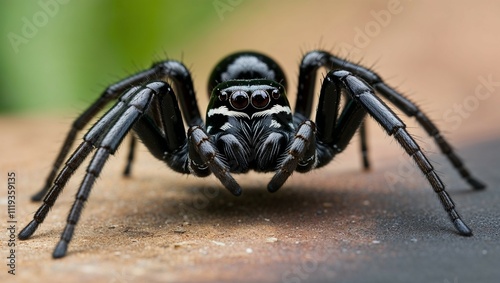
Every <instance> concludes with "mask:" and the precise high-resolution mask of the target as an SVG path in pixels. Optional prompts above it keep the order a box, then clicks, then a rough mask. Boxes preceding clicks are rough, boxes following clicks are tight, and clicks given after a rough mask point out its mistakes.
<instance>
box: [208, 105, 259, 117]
mask: <svg viewBox="0 0 500 283" xmlns="http://www.w3.org/2000/svg"><path fill="white" fill-rule="evenodd" d="M217 114H219V115H224V116H230V117H241V118H247V119H250V116H248V114H247V113H245V112H240V111H232V110H229V109H228V108H227V106H221V107H219V108H213V109H210V110H208V113H207V116H208V117H212V116H213V115H217Z"/></svg>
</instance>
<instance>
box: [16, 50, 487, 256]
mask: <svg viewBox="0 0 500 283" xmlns="http://www.w3.org/2000/svg"><path fill="white" fill-rule="evenodd" d="M321 67H324V68H326V69H327V70H328V73H327V74H326V76H325V77H324V80H323V82H322V84H321V90H320V96H319V102H318V107H317V111H316V118H315V120H314V121H312V120H310V119H309V117H310V116H311V114H312V109H313V98H314V95H315V84H316V76H317V73H318V69H319V68H321ZM168 82H171V83H172V85H173V87H174V88H172V87H171V85H170V84H169V83H168ZM286 87H287V83H286V79H285V75H284V73H283V71H282V69H281V68H280V67H279V66H278V64H277V63H276V62H275V61H274V60H272V59H271V58H269V57H267V56H265V55H263V54H260V53H255V52H239V53H235V54H232V55H230V56H227V57H226V58H224V59H223V60H222V61H220V62H219V64H217V65H216V67H215V69H214V70H213V72H212V74H211V76H210V79H209V83H208V92H209V95H210V102H209V105H208V110H207V113H206V119H205V122H203V119H202V118H201V115H200V111H199V109H198V105H197V102H196V96H195V91H194V87H193V82H192V80H191V75H190V73H189V71H188V69H187V68H186V67H185V66H184V65H183V64H182V63H181V62H179V61H174V60H166V61H163V62H159V63H156V64H154V65H153V66H152V67H151V68H150V69H148V70H145V71H142V72H139V73H137V74H135V75H132V76H130V77H128V78H126V79H124V80H122V81H119V82H118V83H116V84H113V85H111V86H110V87H108V88H107V89H106V90H105V91H104V92H103V93H102V94H101V96H100V97H99V98H98V99H97V100H96V101H95V102H94V103H93V104H92V105H91V106H90V107H89V108H88V109H87V110H86V111H85V112H84V113H83V114H81V115H80V116H79V117H78V118H77V119H76V120H75V121H74V123H73V125H72V127H71V130H70V131H69V133H68V135H67V137H66V140H65V142H64V144H63V146H62V148H61V151H60V152H59V155H58V156H57V158H56V161H55V163H54V167H53V168H54V169H53V170H52V171H51V173H50V174H49V176H48V178H47V181H46V184H45V186H44V188H42V190H41V191H40V192H39V193H37V194H36V195H34V196H33V197H32V199H33V200H41V199H42V198H43V204H42V205H41V206H40V208H39V209H38V211H37V212H36V213H35V215H34V217H33V220H32V221H31V222H30V223H29V224H28V225H27V226H26V227H25V228H24V229H23V230H22V231H21V232H20V233H19V239H21V240H24V239H27V238H29V237H30V236H31V235H33V233H34V232H35V231H36V229H37V228H38V226H39V224H40V223H42V222H43V220H44V219H45V217H46V216H47V214H48V212H49V210H50V208H51V207H52V206H53V205H54V203H55V201H56V199H57V197H58V196H59V194H60V193H61V191H62V190H63V188H64V186H65V184H66V183H67V182H68V180H69V179H70V177H71V175H72V174H73V172H74V171H75V170H76V169H77V168H78V167H79V166H80V165H81V164H82V163H83V161H84V160H85V158H86V157H87V156H88V155H89V154H90V153H91V152H92V151H93V150H96V152H95V154H94V156H93V158H92V160H91V161H90V164H89V166H88V167H87V171H86V174H85V177H84V179H83V181H82V183H81V185H80V187H79V189H78V193H77V194H76V200H75V202H74V203H73V206H72V207H71V211H70V213H69V215H68V219H67V224H66V227H65V228H64V231H63V233H62V235H61V239H60V240H59V243H58V244H57V246H56V248H55V250H54V253H53V257H54V258H59V257H63V256H64V255H65V254H66V251H67V248H68V244H69V242H70V241H71V238H72V236H73V232H74V229H75V226H76V224H77V222H78V219H79V218H80V215H81V212H82V209H83V206H84V203H85V202H86V201H87V198H88V196H89V193H90V190H91V189H92V186H93V184H94V181H95V180H96V178H97V177H98V176H99V174H100V172H101V170H102V168H103V166H104V163H105V161H106V160H107V159H108V157H109V155H110V154H114V152H115V151H116V149H117V148H118V146H119V145H120V144H121V142H122V140H123V138H124V137H125V136H126V135H127V134H128V133H129V132H130V131H131V130H133V131H134V133H135V134H136V135H137V136H138V137H139V138H140V139H141V140H142V142H143V143H144V145H145V146H146V147H147V148H148V150H149V151H150V152H151V153H152V154H153V155H154V156H155V157H156V158H158V159H160V160H162V161H164V162H165V163H166V164H167V165H168V166H169V167H170V168H172V169H173V170H174V171H177V172H180V173H184V174H194V175H196V176H200V177H205V176H208V175H210V174H214V175H215V176H216V177H217V178H218V179H219V180H220V182H221V183H222V184H223V185H224V187H226V188H227V189H228V190H229V191H230V192H231V193H233V194H234V195H240V194H241V188H240V186H239V185H238V183H237V182H236V181H235V179H234V178H233V177H232V175H231V173H245V172H248V171H249V170H255V171H258V172H274V176H273V177H272V178H271V180H270V182H269V184H268V187H267V189H268V190H269V191H270V192H275V191H277V190H278V189H279V188H280V187H281V186H282V185H283V184H284V183H285V181H286V180H287V179H288V177H289V176H290V175H291V174H292V173H293V172H294V171H298V172H307V171H310V170H312V169H315V168H319V167H322V166H324V165H326V164H328V163H329V162H330V161H331V160H332V159H333V158H334V157H335V155H337V154H338V153H340V152H342V151H343V150H344V149H345V148H346V146H347V144H348V143H349V141H350V140H351V139H352V137H353V135H354V134H355V132H356V131H357V130H358V129H359V131H360V135H361V145H362V146H361V148H362V153H363V165H364V167H365V168H368V167H369V162H368V157H367V147H366V134H365V130H364V127H365V126H364V124H363V120H364V119H365V116H366V114H367V113H368V115H369V116H370V117H372V118H373V119H375V120H376V121H377V122H378V123H379V124H380V125H381V126H382V127H383V129H384V130H385V131H386V132H387V134H388V135H390V136H392V137H394V139H396V141H397V142H398V143H399V144H400V145H401V146H402V147H403V148H404V150H405V151H406V153H407V154H408V155H409V156H410V157H411V158H413V160H414V161H415V162H416V164H417V166H418V168H419V169H420V170H421V171H422V173H423V174H424V175H425V177H426V178H427V180H428V181H429V183H430V185H431V186H432V188H433V189H434V192H435V193H436V194H437V195H438V196H439V199H440V201H441V204H442V205H443V207H444V209H445V210H446V212H447V213H448V215H449V216H450V218H451V221H452V222H453V224H454V226H455V228H456V229H457V230H458V232H459V234H460V235H463V236H471V235H472V231H471V229H470V228H469V227H467V225H466V224H465V223H464V221H463V220H462V219H461V218H460V216H459V214H458V213H457V211H456V210H455V205H454V203H453V201H452V199H451V197H450V196H449V194H448V193H447V192H446V190H445V186H444V184H443V182H442V181H441V179H440V178H439V176H438V175H437V174H436V172H435V170H434V168H433V166H432V165H431V163H430V162H429V161H428V159H427V158H426V156H425V155H424V153H423V152H422V150H421V149H420V147H419V145H418V144H417V143H416V142H415V140H414V139H413V138H412V136H411V135H410V134H409V133H408V132H407V131H406V129H405V124H404V123H403V122H402V121H401V119H400V118H398V116H397V115H395V114H394V112H393V111H392V110H391V108H389V107H388V106H387V105H386V104H385V103H384V102H383V101H382V100H381V99H380V98H379V97H378V96H377V95H376V94H375V92H376V93H378V94H380V95H381V96H382V97H383V98H385V99H386V100H388V101H389V102H390V103H391V104H393V105H394V106H395V107H397V108H399V109H400V110H401V111H403V112H404V113H405V114H406V115H408V116H410V117H415V118H416V120H417V122H418V123H419V124H420V125H421V126H422V127H423V128H424V129H425V130H426V131H427V133H428V134H429V135H430V136H432V137H433V138H434V140H435V142H436V143H437V144H438V146H439V148H440V149H441V151H442V152H443V153H444V154H445V155H446V156H447V157H448V159H449V160H450V162H451V163H452V164H453V166H454V167H455V169H456V170H457V171H458V172H459V173H460V175H461V176H462V177H463V178H464V179H465V180H466V181H467V182H468V183H469V184H470V185H471V186H472V187H473V188H474V189H483V188H484V185H483V184H482V183H481V182H480V181H478V180H477V179H475V178H474V177H473V176H472V175H471V174H470V172H469V170H468V169H467V168H466V167H465V165H464V164H463V163H462V161H461V160H460V158H459V157H458V156H457V155H456V154H455V152H454V151H453V149H452V148H451V146H450V145H449V144H448V142H447V141H446V140H445V139H444V138H443V137H442V135H441V134H440V132H439V130H438V129H437V128H436V126H435V125H434V124H433V123H432V122H431V121H430V120H429V118H428V117H427V116H426V115H425V114H424V113H423V112H422V111H420V109H419V108H418V107H417V106H416V105H415V104H414V103H412V102H411V101H410V100H408V99H407V98H405V97H404V96H403V95H402V94H400V93H398V92H397V91H395V90H394V89H393V88H391V87H389V86H388V85H387V84H385V83H384V82H383V81H382V79H381V78H380V77H379V76H378V75H377V74H375V73H374V72H372V71H371V70H369V69H367V68H364V67H362V66H360V65H358V64H354V63H351V62H349V61H346V60H344V59H340V58H338V57H336V56H334V55H332V54H330V53H328V52H324V51H319V50H316V51H311V52H309V53H307V54H305V56H304V57H303V59H302V62H301V64H300V69H299V79H298V91H297V101H296V104H295V111H294V112H292V111H291V107H290V105H289V103H288V100H287V97H286V91H285V90H286ZM341 98H342V99H343V101H344V103H343V106H342V107H341V106H340V105H341V103H340V102H341ZM114 100H117V102H116V104H115V105H114V106H113V107H111V108H110V109H109V110H108V111H107V112H106V113H105V115H104V116H102V118H100V119H99V120H98V121H97V122H96V123H95V124H94V126H93V127H92V128H91V129H90V130H89V131H88V132H87V133H86V134H85V136H84V137H83V142H82V143H81V144H80V145H79V146H78V148H77V149H76V150H75V151H74V152H73V154H72V155H71V157H70V158H69V159H68V160H67V161H66V163H65V165H64V167H63V168H62V170H60V171H59V168H60V167H61V165H62V162H63V161H64V159H65V157H66V156H67V154H68V152H69V150H70V148H71V145H72V144H73V142H74V140H75V137H76V134H77V132H78V131H79V130H81V129H82V128H83V127H84V126H85V125H86V124H87V123H88V122H89V121H90V120H91V119H92V118H93V117H94V116H95V115H96V114H97V113H98V112H99V111H100V110H101V109H102V108H103V107H105V106H106V105H107V104H108V103H109V102H111V101H114ZM177 100H178V101H179V102H177ZM184 122H185V123H186V124H187V125H188V127H189V128H188V130H187V132H186V131H185V128H184ZM134 146H135V138H132V143H131V146H130V147H131V150H130V154H129V159H128V163H127V167H126V169H125V174H129V173H130V165H131V163H132V160H133V148H134ZM58 172H59V174H58V175H57V177H56V174H57V173H58Z"/></svg>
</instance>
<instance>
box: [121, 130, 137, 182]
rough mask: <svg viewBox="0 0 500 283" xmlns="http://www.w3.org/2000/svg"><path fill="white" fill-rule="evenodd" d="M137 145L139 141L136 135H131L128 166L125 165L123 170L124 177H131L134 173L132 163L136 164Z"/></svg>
mask: <svg viewBox="0 0 500 283" xmlns="http://www.w3.org/2000/svg"><path fill="white" fill-rule="evenodd" d="M136 143H137V139H136V138H135V136H134V135H130V146H129V151H128V155H127V164H126V165H125V169H123V176H125V177H129V176H130V172H131V171H132V163H133V162H134V157H135V146H136Z"/></svg>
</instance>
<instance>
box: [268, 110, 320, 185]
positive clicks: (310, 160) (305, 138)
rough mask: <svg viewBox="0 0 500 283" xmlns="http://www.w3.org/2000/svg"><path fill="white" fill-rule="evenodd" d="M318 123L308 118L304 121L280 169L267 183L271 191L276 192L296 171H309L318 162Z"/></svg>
mask: <svg viewBox="0 0 500 283" xmlns="http://www.w3.org/2000/svg"><path fill="white" fill-rule="evenodd" d="M315 133H316V125H315V124H314V123H313V122H312V121H310V120H306V121H304V122H302V123H301V124H300V125H299V127H298V129H297V132H296V134H295V136H294V137H293V139H291V141H290V145H289V147H288V148H289V149H288V151H286V152H285V155H284V158H283V160H282V161H281V162H280V164H279V166H278V170H277V171H276V173H275V174H274V176H273V177H272V179H271V181H269V184H268V185H267V190H268V191H269V192H276V191H277V190H278V189H279V188H281V186H283V184H284V183H285V181H286V180H287V179H288V177H290V176H291V175H292V173H293V172H294V171H298V172H307V171H310V170H311V169H312V168H314V167H315V164H316V138H315Z"/></svg>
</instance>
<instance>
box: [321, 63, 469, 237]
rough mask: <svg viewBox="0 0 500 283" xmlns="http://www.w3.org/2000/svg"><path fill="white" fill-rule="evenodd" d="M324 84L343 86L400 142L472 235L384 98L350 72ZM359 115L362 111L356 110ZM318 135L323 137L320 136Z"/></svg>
mask: <svg viewBox="0 0 500 283" xmlns="http://www.w3.org/2000/svg"><path fill="white" fill-rule="evenodd" d="M323 84H333V85H340V87H341V88H342V89H344V90H346V93H348V94H349V95H350V96H351V97H352V99H353V100H354V101H355V102H356V104H357V106H354V108H361V107H362V108H364V111H366V112H368V113H369V114H370V116H371V117H373V118H374V119H375V120H376V121H377V122H378V123H379V124H380V125H381V126H382V127H383V128H384V129H385V131H386V132H387V134H388V135H390V136H393V137H394V138H395V139H396V140H397V141H398V143H399V144H400V145H401V146H402V147H403V148H404V150H405V151H406V153H407V154H408V155H409V156H410V157H412V158H413V160H414V161H415V163H416V164H417V166H418V168H419V169H420V171H422V173H423V174H424V176H425V177H426V178H427V180H428V181H429V183H430V185H431V186H432V188H433V190H434V192H435V193H436V194H437V195H438V196H439V199H440V201H441V204H442V205H443V207H444V209H445V211H446V212H447V213H448V215H449V216H450V219H451V221H452V222H453V224H454V226H455V228H456V229H457V230H458V232H459V233H460V234H461V235H462V236H471V235H472V230H471V229H470V228H469V227H468V226H467V225H466V224H465V223H464V221H463V220H462V218H461V217H460V215H459V214H458V213H457V211H456V210H455V204H454V202H453V200H452V199H451V197H450V195H449V194H448V193H447V192H446V190H445V186H444V183H443V182H442V181H441V179H440V178H439V176H438V175H437V173H436V171H435V170H434V168H433V166H432V164H431V163H430V162H429V160H428V159H427V157H426V156H425V155H424V153H423V152H422V150H421V149H420V147H419V146H418V144H417V143H416V142H415V140H414V139H413V138H412V137H411V135H410V134H409V133H408V132H407V131H406V125H405V124H404V123H403V122H402V121H401V119H399V118H398V117H397V115H396V114H394V112H393V111H392V110H391V109H390V108H389V107H388V106H387V105H386V104H385V103H384V102H383V101H382V100H381V99H380V98H378V97H377V96H376V95H375V93H374V92H373V89H372V88H371V87H370V86H369V85H368V84H367V83H366V82H364V81H363V80H361V79H360V78H358V77H356V76H355V75H353V74H352V73H350V72H348V71H343V70H341V71H330V72H329V73H328V74H327V75H326V77H325V80H324V82H323ZM322 95H324V94H322ZM352 105H354V104H352ZM355 112H360V111H359V110H355ZM361 122H362V119H358V122H357V123H358V126H359V125H360V123H361ZM353 123H355V122H353ZM352 125H354V124H352ZM352 125H351V126H352ZM321 130H323V129H321V128H319V127H318V132H320V131H321ZM352 131H353V130H352ZM318 136H321V135H319V134H318ZM351 137H352V135H351ZM343 139H345V138H344V137H342V136H341V138H340V139H339V140H340V141H342V140H343ZM344 143H345V144H347V141H346V140H344Z"/></svg>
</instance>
